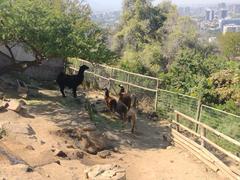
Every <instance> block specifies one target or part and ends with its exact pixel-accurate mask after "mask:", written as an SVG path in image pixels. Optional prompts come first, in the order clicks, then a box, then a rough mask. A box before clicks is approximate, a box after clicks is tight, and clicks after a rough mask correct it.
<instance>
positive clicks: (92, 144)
mask: <svg viewBox="0 0 240 180" xmlns="http://www.w3.org/2000/svg"><path fill="white" fill-rule="evenodd" d="M86 130H90V131H86ZM57 134H58V135H60V136H64V135H68V136H69V137H70V138H72V139H74V140H75V145H76V146H77V147H78V148H79V149H81V150H83V151H85V152H88V153H90V154H97V153H98V152H100V151H103V150H108V149H113V147H114V145H113V144H112V141H111V140H109V139H107V138H106V137H105V136H104V135H103V134H102V133H100V132H99V131H97V130H95V126H84V127H83V128H66V129H63V130H60V131H58V133H57Z"/></svg>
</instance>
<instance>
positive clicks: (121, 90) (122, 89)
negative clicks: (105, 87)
mask: <svg viewBox="0 0 240 180" xmlns="http://www.w3.org/2000/svg"><path fill="white" fill-rule="evenodd" d="M118 86H119V87H120V93H124V92H125V88H124V87H123V85H122V84H120V85H118Z"/></svg>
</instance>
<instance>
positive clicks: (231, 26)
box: [223, 24, 240, 34]
mask: <svg viewBox="0 0 240 180" xmlns="http://www.w3.org/2000/svg"><path fill="white" fill-rule="evenodd" d="M227 32H240V25H235V24H229V25H225V26H223V34H226V33H227Z"/></svg>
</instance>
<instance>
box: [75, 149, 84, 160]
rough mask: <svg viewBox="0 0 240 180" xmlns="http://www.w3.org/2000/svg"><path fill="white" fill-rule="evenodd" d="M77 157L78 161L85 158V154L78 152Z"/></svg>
mask: <svg viewBox="0 0 240 180" xmlns="http://www.w3.org/2000/svg"><path fill="white" fill-rule="evenodd" d="M76 156H77V158H78V159H82V158H83V157H84V153H83V152H80V151H78V152H76Z"/></svg>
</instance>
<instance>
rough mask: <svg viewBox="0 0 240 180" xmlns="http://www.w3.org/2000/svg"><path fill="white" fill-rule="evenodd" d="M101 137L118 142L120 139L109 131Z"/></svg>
mask: <svg viewBox="0 0 240 180" xmlns="http://www.w3.org/2000/svg"><path fill="white" fill-rule="evenodd" d="M103 135H104V136H105V137H106V138H107V139H109V140H111V141H119V140H120V138H119V137H118V136H117V135H115V134H113V133H112V132H110V131H107V132H104V133H103Z"/></svg>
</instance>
